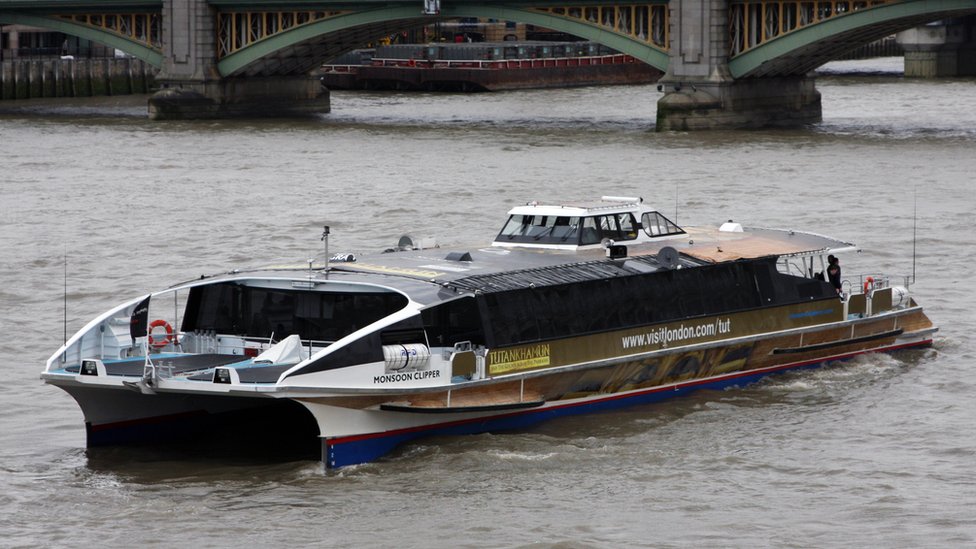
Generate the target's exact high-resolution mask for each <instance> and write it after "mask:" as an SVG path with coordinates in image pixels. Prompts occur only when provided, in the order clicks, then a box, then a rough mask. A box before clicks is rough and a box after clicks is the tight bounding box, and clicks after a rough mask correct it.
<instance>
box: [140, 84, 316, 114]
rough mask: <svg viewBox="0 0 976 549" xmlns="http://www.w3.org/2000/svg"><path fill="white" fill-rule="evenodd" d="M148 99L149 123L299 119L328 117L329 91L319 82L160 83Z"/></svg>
mask: <svg viewBox="0 0 976 549" xmlns="http://www.w3.org/2000/svg"><path fill="white" fill-rule="evenodd" d="M162 86H163V88H162V89H160V90H159V91H157V92H156V93H155V94H153V95H152V96H151V97H150V98H149V118H150V119H152V120H182V119H207V118H271V117H290V116H291V117H300V116H312V115H314V114H319V113H327V112H329V110H330V102H329V91H328V90H326V89H325V87H323V86H322V83H321V82H320V81H319V79H318V78H313V77H301V76H296V77H283V76H279V77H274V78H261V77H251V78H246V79H245V78H224V79H221V80H213V81H209V82H194V81H184V82H181V81H174V80H168V81H164V82H162Z"/></svg>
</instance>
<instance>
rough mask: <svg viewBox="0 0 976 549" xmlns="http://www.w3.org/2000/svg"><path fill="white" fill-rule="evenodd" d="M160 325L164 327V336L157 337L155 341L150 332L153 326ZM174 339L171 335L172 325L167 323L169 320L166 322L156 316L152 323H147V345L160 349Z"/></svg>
mask: <svg viewBox="0 0 976 549" xmlns="http://www.w3.org/2000/svg"><path fill="white" fill-rule="evenodd" d="M160 326H162V327H163V328H165V329H166V337H164V338H161V339H159V341H157V340H156V339H155V338H153V333H152V332H153V329H154V328H159V327H160ZM174 340H175V337H173V327H172V326H170V325H169V322H166V321H165V320H163V319H161V318H158V319H156V320H153V321H152V323H151V324H149V346H150V347H155V348H156V349H162V348H163V347H165V346H167V345H169V344H170V343H173V341H174Z"/></svg>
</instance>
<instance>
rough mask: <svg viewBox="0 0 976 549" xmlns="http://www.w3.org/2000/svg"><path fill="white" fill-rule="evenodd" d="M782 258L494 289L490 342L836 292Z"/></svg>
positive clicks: (488, 307)
mask: <svg viewBox="0 0 976 549" xmlns="http://www.w3.org/2000/svg"><path fill="white" fill-rule="evenodd" d="M775 262H776V258H774V257H770V258H762V259H757V260H746V261H735V262H728V263H719V264H716V265H708V266H702V267H692V268H684V269H672V270H663V271H656V272H652V273H645V274H635V275H630V276H617V277H610V278H604V279H598V280H587V281H580V282H570V283H567V284H557V285H548V286H539V287H535V288H531V287H530V288H520V289H514V290H508V291H498V292H488V293H484V294H480V295H479V296H478V298H477V299H478V302H479V305H480V306H481V313H482V317H483V319H484V320H483V322H484V326H485V332H486V336H487V338H486V339H487V340H488V341H487V343H488V345H489V346H490V347H504V346H509V345H516V344H519V343H525V342H532V341H540V340H546V339H552V338H559V337H572V336H576V335H583V334H590V333H599V332H605V331H610V330H619V329H623V328H630V327H637V326H646V325H650V324H656V323H660V322H669V321H674V320H679V319H686V318H695V317H700V316H706V315H719V314H728V313H732V312H738V311H747V310H752V309H757V308H760V307H766V306H776V305H786V304H791V303H799V302H806V301H811V300H816V299H826V298H830V297H833V296H835V295H836V294H835V293H834V292H833V290H831V289H830V285H829V284H827V283H826V282H823V281H818V280H814V279H807V278H802V277H793V276H789V275H784V274H780V273H779V272H777V271H776V264H775Z"/></svg>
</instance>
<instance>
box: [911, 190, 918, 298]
mask: <svg viewBox="0 0 976 549" xmlns="http://www.w3.org/2000/svg"><path fill="white" fill-rule="evenodd" d="M912 202H913V205H912V284H915V249H916V238H915V235H916V233H917V231H918V187H915V189H914V190H913V191H912Z"/></svg>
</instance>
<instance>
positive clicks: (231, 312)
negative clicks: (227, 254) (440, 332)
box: [182, 283, 407, 342]
mask: <svg viewBox="0 0 976 549" xmlns="http://www.w3.org/2000/svg"><path fill="white" fill-rule="evenodd" d="M406 305H407V298H406V297H404V296H402V295H400V294H397V293H392V292H370V293H365V292H364V293H339V292H336V293H333V292H302V291H296V290H283V289H272V288H257V287H251V286H244V285H239V284H233V283H219V284H211V285H205V286H197V287H195V288H192V289H191V290H190V296H189V298H188V299H187V305H186V313H185V316H184V319H183V326H182V329H183V330H184V331H188V332H189V331H193V330H214V331H216V332H217V333H219V334H235V335H240V336H245V337H255V338H271V337H272V336H274V339H275V340H276V341H277V340H280V339H284V338H286V337H288V336H289V335H291V334H298V335H299V336H300V337H301V338H302V339H303V340H309V339H311V340H315V341H327V342H332V341H336V340H337V339H340V338H342V337H344V336H346V335H348V334H350V333H352V332H354V331H355V330H358V329H359V328H363V327H364V326H367V325H368V324H372V323H373V322H376V321H377V320H379V319H381V318H383V317H385V316H388V315H390V314H393V313H395V312H397V311H399V310H400V309H402V308H403V307H405V306H406Z"/></svg>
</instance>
